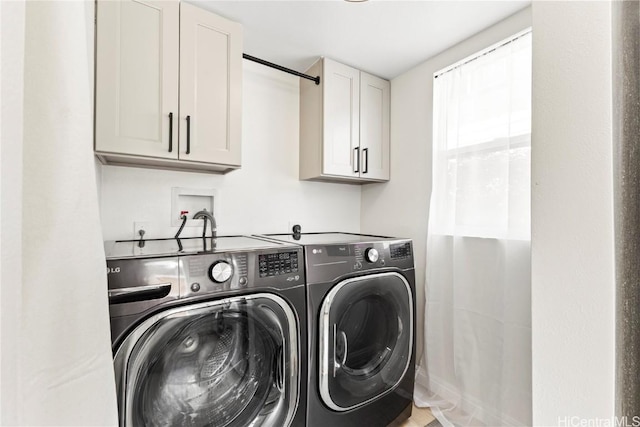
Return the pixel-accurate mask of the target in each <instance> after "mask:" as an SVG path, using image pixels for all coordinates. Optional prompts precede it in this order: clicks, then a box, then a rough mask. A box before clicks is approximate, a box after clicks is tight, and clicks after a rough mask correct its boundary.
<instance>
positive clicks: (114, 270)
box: [107, 267, 120, 274]
mask: <svg viewBox="0 0 640 427" xmlns="http://www.w3.org/2000/svg"><path fill="white" fill-rule="evenodd" d="M114 273H120V267H107V274H114Z"/></svg>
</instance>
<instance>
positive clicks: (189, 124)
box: [186, 116, 191, 154]
mask: <svg viewBox="0 0 640 427" xmlns="http://www.w3.org/2000/svg"><path fill="white" fill-rule="evenodd" d="M186 154H191V116H187V152H186Z"/></svg>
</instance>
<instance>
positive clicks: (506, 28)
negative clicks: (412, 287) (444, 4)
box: [361, 8, 531, 356]
mask: <svg viewBox="0 0 640 427" xmlns="http://www.w3.org/2000/svg"><path fill="white" fill-rule="evenodd" d="M530 26H531V9H530V8H527V9H525V10H523V11H521V12H518V13H516V14H515V15H512V16H511V17H509V18H507V19H505V20H503V21H501V22H499V23H497V24H495V25H494V26H492V27H490V28H488V29H486V30H484V31H482V32H480V33H478V34H476V35H475V36H473V37H471V38H469V39H467V40H465V41H463V42H461V43H459V44H457V45H455V46H453V47H452V48H450V49H447V50H446V51H444V52H442V53H440V54H438V55H436V56H435V57H433V58H430V59H429V60H427V61H425V62H423V63H422V64H420V65H419V66H417V67H415V68H413V69H411V70H409V71H408V72H406V73H404V74H402V75H400V76H398V77H396V78H395V79H393V80H392V81H391V180H390V181H389V182H388V183H384V184H369V185H366V186H363V189H362V216H361V228H362V232H364V233H377V234H385V235H390V236H401V237H410V238H412V239H413V241H414V252H415V254H414V255H415V263H416V288H417V290H416V293H417V296H416V297H417V310H416V312H417V318H418V321H417V323H418V324H417V350H418V352H417V355H418V356H419V355H420V354H421V353H422V348H423V338H424V332H423V331H424V281H425V256H426V254H425V249H426V238H427V222H428V219H429V198H430V196H431V151H432V146H431V140H432V117H433V104H432V99H433V73H434V72H436V71H439V70H441V69H442V68H444V67H446V66H448V65H451V64H453V63H456V62H458V61H460V60H461V59H464V58H466V57H467V56H469V55H472V54H474V53H475V52H478V51H479V50H482V49H485V48H486V47H488V46H491V45H492V44H494V43H497V42H499V41H501V40H503V39H505V38H507V37H509V36H511V35H513V34H515V33H517V32H519V31H521V30H523V29H525V28H528V27H530Z"/></svg>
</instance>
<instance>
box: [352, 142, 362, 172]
mask: <svg viewBox="0 0 640 427" xmlns="http://www.w3.org/2000/svg"><path fill="white" fill-rule="evenodd" d="M353 151H354V154H355V157H356V159H355V161H354V162H353V163H355V165H356V169H355V170H354V171H353V172H354V173H358V172H360V147H356V148H354V149H353Z"/></svg>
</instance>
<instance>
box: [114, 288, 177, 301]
mask: <svg viewBox="0 0 640 427" xmlns="http://www.w3.org/2000/svg"><path fill="white" fill-rule="evenodd" d="M169 292H171V283H159V284H157V285H144V286H132V287H130V288H118V289H110V290H109V291H108V293H107V294H108V295H109V304H124V303H127V302H136V301H146V300H151V299H159V298H164V297H166V296H167V295H169Z"/></svg>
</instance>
